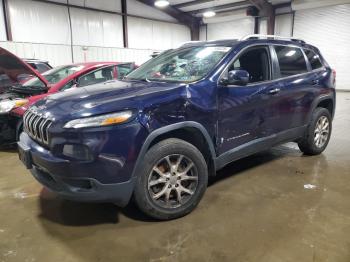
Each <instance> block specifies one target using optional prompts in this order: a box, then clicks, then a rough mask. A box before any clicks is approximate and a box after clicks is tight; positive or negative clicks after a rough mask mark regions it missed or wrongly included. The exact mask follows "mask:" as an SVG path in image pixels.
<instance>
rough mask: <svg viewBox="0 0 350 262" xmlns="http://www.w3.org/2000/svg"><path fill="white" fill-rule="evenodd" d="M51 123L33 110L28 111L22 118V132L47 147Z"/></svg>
mask: <svg viewBox="0 0 350 262" xmlns="http://www.w3.org/2000/svg"><path fill="white" fill-rule="evenodd" d="M51 125H52V121H51V120H50V119H48V118H46V117H44V116H43V115H41V114H39V113H37V112H36V111H35V110H34V109H33V108H30V109H28V110H27V111H26V112H25V114H24V116H23V127H24V131H25V132H26V133H27V134H28V135H29V136H30V137H31V138H32V139H34V140H36V141H38V142H40V143H43V144H45V145H48V143H49V133H48V132H49V128H50V126H51Z"/></svg>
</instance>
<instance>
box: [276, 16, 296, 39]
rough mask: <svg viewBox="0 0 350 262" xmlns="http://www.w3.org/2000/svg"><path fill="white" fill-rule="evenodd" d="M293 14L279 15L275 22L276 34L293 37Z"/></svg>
mask: <svg viewBox="0 0 350 262" xmlns="http://www.w3.org/2000/svg"><path fill="white" fill-rule="evenodd" d="M292 30H293V14H284V15H277V16H276V20H275V34H276V35H281V36H292Z"/></svg>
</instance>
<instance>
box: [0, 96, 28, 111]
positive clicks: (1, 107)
mask: <svg viewBox="0 0 350 262" xmlns="http://www.w3.org/2000/svg"><path fill="white" fill-rule="evenodd" d="M27 103H28V100H27V99H15V100H5V101H1V102H0V113H7V112H9V111H11V110H12V109H13V108H16V107H20V106H24V105H25V104H27Z"/></svg>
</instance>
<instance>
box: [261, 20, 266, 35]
mask: <svg viewBox="0 0 350 262" xmlns="http://www.w3.org/2000/svg"><path fill="white" fill-rule="evenodd" d="M259 34H263V35H267V19H266V18H262V19H260V21H259Z"/></svg>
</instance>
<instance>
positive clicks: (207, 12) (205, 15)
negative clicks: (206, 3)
mask: <svg viewBox="0 0 350 262" xmlns="http://www.w3.org/2000/svg"><path fill="white" fill-rule="evenodd" d="M215 15H216V13H215V12H214V11H206V12H204V13H203V16H204V17H213V16H215Z"/></svg>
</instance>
